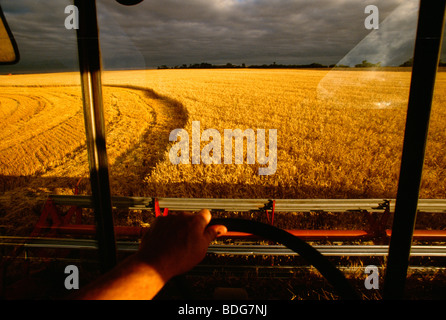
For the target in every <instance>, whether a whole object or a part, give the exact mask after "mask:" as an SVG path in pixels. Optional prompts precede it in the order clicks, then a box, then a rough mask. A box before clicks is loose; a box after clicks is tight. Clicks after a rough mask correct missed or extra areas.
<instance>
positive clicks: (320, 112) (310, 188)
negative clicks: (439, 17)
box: [0, 69, 446, 227]
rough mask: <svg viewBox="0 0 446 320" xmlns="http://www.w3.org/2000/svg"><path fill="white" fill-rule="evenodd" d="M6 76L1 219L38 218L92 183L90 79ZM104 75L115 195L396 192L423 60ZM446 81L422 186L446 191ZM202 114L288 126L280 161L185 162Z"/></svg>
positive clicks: (242, 124)
mask: <svg viewBox="0 0 446 320" xmlns="http://www.w3.org/2000/svg"><path fill="white" fill-rule="evenodd" d="M0 78H1V79H0V83H1V86H2V88H1V92H0V121H1V123H2V127H1V128H0V137H1V139H0V150H1V151H0V182H1V183H0V188H1V189H0V190H1V194H0V196H1V199H0V205H1V208H0V217H1V221H0V225H2V224H5V221H10V220H14V221H16V222H14V224H15V227H17V226H18V225H23V224H25V225H26V224H28V225H30V224H32V223H33V219H29V213H30V212H31V213H32V215H33V217H34V218H36V217H37V216H38V214H39V213H40V212H39V211H40V209H41V204H42V201H44V199H45V198H46V196H47V195H48V194H50V193H63V194H71V193H73V188H74V187H75V186H76V185H77V184H78V185H79V187H80V191H81V193H88V192H89V182H88V160H87V153H86V144H85V132H84V126H83V124H84V123H83V121H84V120H83V115H82V95H81V91H80V86H79V78H80V77H79V75H78V74H76V73H61V74H41V75H37V74H36V75H12V76H1V77H0ZM102 80H103V85H104V89H103V93H104V109H105V118H106V131H107V147H108V149H107V152H108V157H109V163H110V180H111V187H112V194H113V195H126V196H164V197H202V198H203V197H223V198H391V197H392V198H393V197H395V196H396V190H397V181H398V175H399V165H400V157H401V150H402V142H403V135H404V123H405V116H406V109H407V100H408V94H409V86H410V72H404V71H398V70H397V71H395V70H394V71H357V70H352V71H341V70H331V71H330V70H291V69H290V70H285V69H284V70H260V69H257V70H256V69H217V70H215V69H214V70H144V71H143V70H141V71H105V72H104V73H103V78H102ZM445 91H446V76H445V73H444V72H439V73H438V75H437V83H436V89H435V96H434V104H433V109H432V117H431V123H430V131H429V139H428V145H427V150H426V161H425V171H424V175H423V180H422V186H421V190H420V192H421V193H420V197H422V198H445V197H446V186H445V184H444V181H445V180H446V151H445V150H446V148H445V141H446V133H445V130H444V124H445V123H446V121H445V120H446V101H445V99H446V92H445ZM193 121H199V122H200V124H201V131H203V130H205V129H209V128H212V129H216V130H217V131H219V132H221V133H223V132H224V129H242V130H245V129H248V128H250V129H254V130H256V129H266V130H267V129H276V130H277V170H276V172H275V173H274V174H272V175H267V176H260V175H259V174H258V169H259V167H260V166H262V165H260V164H259V163H255V164H247V163H243V164H208V165H206V164H179V165H174V164H172V163H171V162H170V160H169V150H170V148H171V147H172V145H173V142H172V141H169V134H170V132H171V131H172V130H174V129H178V128H181V129H184V130H186V131H187V132H188V133H189V134H190V133H191V132H192V122H193ZM202 145H203V143H202ZM24 220H25V221H26V222H24ZM28 221H29V222H28ZM8 223H9V222H8Z"/></svg>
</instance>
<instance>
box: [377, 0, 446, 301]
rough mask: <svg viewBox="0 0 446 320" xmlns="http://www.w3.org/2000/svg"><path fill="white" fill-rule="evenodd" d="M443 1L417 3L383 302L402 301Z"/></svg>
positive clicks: (441, 29)
mask: <svg viewBox="0 0 446 320" xmlns="http://www.w3.org/2000/svg"><path fill="white" fill-rule="evenodd" d="M445 5H446V1H445V0H435V1H432V0H420V8H419V17H418V27H417V36H416V41H415V50H414V64H413V70H412V79H411V87H410V95H409V103H408V110H407V119H406V128H405V136H404V144H403V153H402V159H401V168H400V178H399V182H398V192H397V198H396V205H395V217H394V222H393V226H392V237H391V241H390V246H389V258H388V263H387V271H386V277H385V286H384V298H385V299H402V298H403V296H404V288H405V281H406V277H407V268H408V265H409V257H410V250H411V245H412V237H413V232H414V228H415V220H416V215H417V203H418V197H419V189H420V182H421V175H422V171H423V163H424V154H425V149H426V140H427V133H428V128H429V118H430V112H431V105H432V98H433V91H434V86H435V78H436V73H437V68H438V62H439V56H440V48H441V41H442V37H443V28H444V15H445Z"/></svg>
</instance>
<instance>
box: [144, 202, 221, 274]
mask: <svg viewBox="0 0 446 320" xmlns="http://www.w3.org/2000/svg"><path fill="white" fill-rule="evenodd" d="M210 221H211V213H210V212H209V210H206V209H204V210H201V211H200V212H199V213H198V214H185V213H181V214H170V215H168V216H166V217H159V218H157V220H156V221H155V223H154V225H153V226H152V227H151V228H150V229H149V230H148V231H147V233H146V234H145V235H144V237H143V239H142V242H141V246H140V249H139V251H138V253H137V257H138V259H139V260H140V261H142V262H144V263H147V264H149V265H151V266H152V267H153V268H155V269H156V270H157V272H159V274H160V275H161V276H162V277H163V278H164V280H165V281H167V280H169V279H170V278H172V277H174V276H176V275H179V274H182V273H184V272H186V271H189V270H190V269H192V268H193V267H194V266H195V265H197V264H198V263H199V262H200V261H201V260H203V259H204V257H205V255H206V252H207V249H208V246H209V244H210V243H211V242H212V241H213V240H214V239H215V238H216V237H217V236H218V235H220V234H224V233H226V232H227V229H226V227H225V226H223V225H213V226H208V224H209V222H210Z"/></svg>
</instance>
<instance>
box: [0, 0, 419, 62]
mask: <svg viewBox="0 0 446 320" xmlns="http://www.w3.org/2000/svg"><path fill="white" fill-rule="evenodd" d="M97 3H98V18H99V27H100V32H101V33H100V35H101V47H102V55H103V61H104V66H105V68H106V69H115V68H121V69H122V68H151V67H156V66H159V65H163V64H165V65H169V66H174V65H181V64H190V63H200V62H209V63H215V64H218V63H227V62H231V63H235V64H240V63H246V64H247V65H249V64H264V63H266V64H270V63H272V62H276V63H283V64H305V63H312V62H319V63H323V64H334V63H338V62H339V61H341V60H342V59H344V60H343V61H347V60H346V59H347V58H348V57H349V56H350V61H351V62H352V63H354V61H353V60H355V59H356V60H357V59H361V58H362V56H364V59H368V60H369V61H373V59H374V58H375V57H379V53H381V52H383V51H384V49H388V48H389V44H392V46H391V47H392V52H388V51H389V50H387V51H386V52H385V55H386V56H389V57H390V56H397V54H396V52H399V53H398V58H394V59H390V58H389V59H387V60H386V61H391V63H397V64H399V63H402V62H404V61H396V60H401V59H403V58H402V57H404V59H406V57H407V58H409V57H410V56H411V54H412V50H413V49H412V47H411V46H410V44H411V43H412V44H413V39H411V37H412V38H413V32H414V31H415V30H414V29H415V26H416V14H415V15H414V14H413V12H406V11H407V3H412V4H413V5H415V6H416V5H417V4H418V1H417V0H405V1H404V0H386V1H384V0H378V1H372V0H371V1H367V3H365V2H364V1H357V0H313V1H304V0H296V1H293V0H187V1H184V0H183V1H177V0H151V1H148V0H146V1H143V2H142V3H141V4H139V5H137V6H131V7H126V6H122V5H120V4H118V3H117V2H116V1H114V0H97ZM0 4H1V5H2V7H3V9H4V11H5V14H6V17H7V19H8V21H9V23H10V26H11V28H12V30H13V33H14V35H15V37H16V39H17V42H18V44H19V48H20V50H21V56H22V60H21V62H20V64H19V65H18V66H16V68H22V69H27V68H28V69H30V70H31V69H32V70H37V69H36V68H41V69H42V70H46V69H49V68H53V69H64V68H65V69H76V65H77V53H76V35H75V32H74V30H66V29H65V27H64V20H65V18H66V16H67V15H66V14H65V13H64V10H65V7H66V6H67V5H69V4H72V1H69V0H45V1H42V0H0ZM366 4H374V5H376V6H377V7H378V8H379V14H380V22H383V21H386V19H388V18H389V19H390V17H391V16H392V15H395V14H398V17H399V18H398V19H394V20H393V21H394V22H393V23H391V24H388V26H387V27H386V28H384V24H383V27H382V28H380V29H379V30H375V31H371V30H367V29H366V28H365V27H364V19H365V18H366V17H367V14H365V13H364V8H365V6H366ZM405 5H406V7H405ZM398 8H402V9H400V10H399V9H398ZM405 8H406V9H405ZM409 11H410V10H409ZM407 28H409V29H410V30H409V32H407ZM402 33H405V34H407V36H406V37H404V38H405V39H406V40H405V42H404V43H401V44H399V45H398V43H397V41H396V40H398V39H399V38H401V34H402ZM373 37H374V38H373ZM367 38H368V39H369V40H368V44H367V45H365V44H364V41H365V39H367ZM372 39H373V40H372ZM360 44H361V46H360ZM403 51H404V53H402V52H403ZM371 52H375V53H378V55H376V54H375V55H373V56H370V58H367V54H370V53H371ZM353 53H355V59H351V57H352V56H353ZM380 61H382V62H383V63H384V61H383V60H380ZM355 62H356V61H355ZM3 68H6V67H2V70H3ZM9 68H12V67H9Z"/></svg>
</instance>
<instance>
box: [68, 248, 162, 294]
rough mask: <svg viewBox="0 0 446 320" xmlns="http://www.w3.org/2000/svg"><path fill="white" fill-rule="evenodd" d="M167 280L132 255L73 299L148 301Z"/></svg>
mask: <svg viewBox="0 0 446 320" xmlns="http://www.w3.org/2000/svg"><path fill="white" fill-rule="evenodd" d="M167 280H168V279H163V277H162V276H161V275H160V274H159V273H158V272H157V271H156V270H155V269H154V268H153V267H151V266H150V265H148V264H146V263H143V262H141V261H140V260H139V259H137V257H136V255H133V256H131V257H129V258H127V260H125V261H124V262H122V263H121V264H120V265H119V266H117V267H116V268H115V269H113V270H112V271H111V272H109V273H107V274H106V275H104V276H103V277H101V278H100V279H98V280H97V281H95V282H94V283H92V284H90V285H89V286H88V287H86V288H84V290H81V292H79V294H78V295H77V296H76V297H75V298H76V299H84V300H149V299H152V298H153V297H154V296H155V295H156V294H157V293H158V292H159V291H160V290H161V288H162V287H163V286H164V285H165V283H166V282H167Z"/></svg>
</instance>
